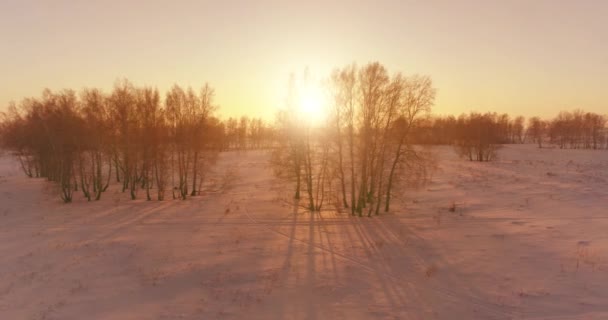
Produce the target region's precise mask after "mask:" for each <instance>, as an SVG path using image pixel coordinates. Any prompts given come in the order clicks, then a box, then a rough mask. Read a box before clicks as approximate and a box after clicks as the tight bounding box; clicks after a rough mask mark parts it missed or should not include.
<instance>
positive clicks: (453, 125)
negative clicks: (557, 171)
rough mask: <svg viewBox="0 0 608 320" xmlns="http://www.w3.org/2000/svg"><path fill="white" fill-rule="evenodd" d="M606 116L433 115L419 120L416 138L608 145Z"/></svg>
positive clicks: (460, 142) (427, 140)
mask: <svg viewBox="0 0 608 320" xmlns="http://www.w3.org/2000/svg"><path fill="white" fill-rule="evenodd" d="M607 120H608V117H606V116H604V115H600V114H597V113H592V112H584V111H581V110H575V111H572V112H565V111H564V112H560V113H559V114H558V115H557V116H556V117H555V118H553V119H547V120H544V119H541V118H539V117H532V118H529V119H528V120H527V121H526V119H525V118H524V117H521V116H519V117H515V118H512V117H511V116H509V115H508V114H497V113H485V114H481V113H470V114H462V115H460V116H458V117H456V116H443V117H442V116H434V117H429V118H427V119H426V120H425V121H422V122H421V123H420V124H419V126H418V127H417V130H416V134H415V139H416V141H417V143H420V144H446V145H455V146H463V145H469V144H478V145H488V144H491V145H500V144H513V143H536V144H538V146H539V147H540V148H542V147H543V146H546V145H547V144H551V145H554V146H557V147H559V148H562V149H564V148H571V149H608V128H607V127H606V123H607ZM474 158H477V157H474Z"/></svg>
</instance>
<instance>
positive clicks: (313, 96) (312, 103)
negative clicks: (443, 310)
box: [300, 87, 325, 124]
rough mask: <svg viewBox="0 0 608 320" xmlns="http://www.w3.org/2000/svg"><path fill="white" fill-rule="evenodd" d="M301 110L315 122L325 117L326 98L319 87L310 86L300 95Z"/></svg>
mask: <svg viewBox="0 0 608 320" xmlns="http://www.w3.org/2000/svg"><path fill="white" fill-rule="evenodd" d="M300 112H301V113H302V115H303V116H304V117H306V118H307V119H308V120H310V121H311V122H312V123H313V124H319V123H320V122H321V121H322V120H324V118H325V99H324V96H323V94H322V93H321V90H320V89H319V88H314V87H310V88H307V89H306V90H304V92H302V95H301V97H300Z"/></svg>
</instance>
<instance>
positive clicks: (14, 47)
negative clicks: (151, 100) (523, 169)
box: [0, 0, 608, 119]
mask: <svg viewBox="0 0 608 320" xmlns="http://www.w3.org/2000/svg"><path fill="white" fill-rule="evenodd" d="M123 2H124V3H123ZM304 2H305V1H285V0H284V1H278V0H277V1H263V0H260V1H253V0H251V1H215V0H213V1H202V0H201V1H133V0H132V1H115V0H108V1H76V0H74V1H60V0H54V1H51V0H49V1H28V0H3V1H2V2H1V3H0V43H1V47H0V48H1V50H0V110H1V109H2V108H3V106H5V105H7V104H8V102H9V101H11V100H20V99H21V98H22V97H24V96H32V95H38V94H39V93H40V92H41V90H42V88H44V87H49V88H51V89H61V88H66V87H69V88H81V87H84V86H88V87H101V88H104V89H107V90H109V89H110V88H111V87H112V84H113V83H114V81H115V80H116V79H117V78H121V77H127V78H128V79H130V80H131V81H133V82H134V83H136V84H145V85H154V86H157V87H158V88H159V89H160V90H165V89H166V88H168V87H169V86H170V85H172V84H173V83H178V84H183V85H192V86H194V87H198V86H200V85H202V84H203V83H204V82H205V81H208V82H209V83H210V84H211V85H212V86H213V87H214V88H215V89H216V96H217V102H218V104H219V105H220V106H221V113H222V115H224V116H230V115H239V114H243V113H246V114H249V115H251V116H262V117H265V118H267V119H272V117H273V115H274V113H275V111H276V109H277V107H280V105H281V102H282V98H281V97H282V96H283V94H284V91H285V87H286V83H287V78H288V75H289V73H290V72H292V71H302V70H303V69H304V68H305V67H306V66H308V67H309V69H310V71H311V72H312V73H313V74H315V75H316V76H317V77H323V76H326V75H328V74H329V72H330V70H331V69H332V68H334V67H339V66H343V65H346V64H349V63H351V62H358V63H359V64H363V63H366V62H369V61H374V60H377V61H380V62H381V63H383V64H385V65H386V66H387V67H388V68H389V70H391V71H402V72H405V73H422V74H428V75H430V76H431V77H432V78H433V80H434V82H435V86H436V87H437V88H438V96H437V103H436V106H435V108H434V113H439V114H447V113H461V112H468V111H473V110H476V111H497V112H508V113H511V114H513V115H518V114H522V115H526V116H530V115H541V116H547V117H548V116H553V115H554V114H556V113H557V112H558V111H560V110H563V109H573V108H583V109H585V110H589V111H596V112H600V113H608V102H607V101H608V88H607V86H608V19H607V18H606V17H608V1H601V0H598V1H590V0H589V1H574V0H572V1H558V0H556V1H548V0H538V1H523V0H522V1H492V0H489V1H447V0H446V1H405V0H402V1H307V2H306V3H304ZM325 2H331V3H325Z"/></svg>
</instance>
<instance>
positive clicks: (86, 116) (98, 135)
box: [0, 80, 224, 202]
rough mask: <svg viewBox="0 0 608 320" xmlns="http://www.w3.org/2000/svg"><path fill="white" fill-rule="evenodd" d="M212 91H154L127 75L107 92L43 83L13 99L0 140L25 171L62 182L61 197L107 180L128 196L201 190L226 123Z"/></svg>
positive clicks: (95, 193) (96, 193)
mask: <svg viewBox="0 0 608 320" xmlns="http://www.w3.org/2000/svg"><path fill="white" fill-rule="evenodd" d="M213 98H214V91H213V89H212V88H211V87H210V86H209V85H205V86H203V87H202V88H201V89H200V91H198V92H195V91H194V90H193V89H191V88H188V89H184V88H182V87H180V86H177V85H175V86H173V87H172V88H171V89H170V90H169V91H168V92H167V93H166V96H165V98H164V101H163V100H162V99H161V96H160V94H159V92H158V90H156V89H153V88H150V87H136V86H134V85H133V84H131V83H129V82H128V81H126V80H125V81H122V82H119V83H117V84H116V85H115V87H114V89H113V90H112V92H110V93H107V94H106V93H104V92H102V91H101V90H99V89H84V90H82V91H80V92H78V93H77V92H76V91H74V90H63V91H59V92H52V91H50V90H44V92H43V93H42V96H41V97H38V98H27V99H24V100H23V101H22V102H21V103H20V104H19V105H18V106H17V105H12V106H11V107H10V108H9V112H8V113H6V114H5V115H4V119H3V121H2V122H1V128H0V130H1V135H0V136H1V138H2V139H1V142H2V147H4V148H5V149H7V150H10V151H11V152H12V153H13V154H14V155H15V156H16V157H17V159H19V163H20V164H21V167H22V169H23V171H24V172H25V173H26V174H27V175H28V176H30V177H44V178H47V179H48V180H50V181H53V182H55V183H56V184H57V185H58V186H59V188H58V189H59V190H60V195H61V198H62V200H63V201H64V202H71V201H72V199H73V197H74V194H75V193H76V192H82V194H83V195H84V197H86V198H87V199H88V200H92V199H94V200H99V199H100V198H101V196H102V194H103V193H104V192H105V191H106V190H108V187H109V186H110V185H111V184H112V181H116V182H118V185H120V186H121V188H122V191H123V192H129V194H130V196H131V198H132V199H135V198H137V197H138V193H139V192H140V191H141V192H145V196H146V199H148V200H151V199H152V198H153V193H156V196H155V197H156V198H157V199H158V200H163V199H164V198H165V193H166V192H167V191H168V192H171V193H172V197H173V198H174V199H175V198H181V199H186V198H187V197H188V196H194V195H197V194H199V192H200V188H201V184H202V181H203V178H204V174H205V172H206V170H207V169H208V168H209V167H210V164H211V163H212V162H213V160H214V159H215V157H216V155H217V153H218V152H219V150H220V149H221V147H222V144H223V143H224V142H223V137H224V129H223V124H222V123H221V122H220V121H219V120H218V119H216V118H215V117H214V116H213V112H214V110H215V109H216V107H215V105H214V102H213Z"/></svg>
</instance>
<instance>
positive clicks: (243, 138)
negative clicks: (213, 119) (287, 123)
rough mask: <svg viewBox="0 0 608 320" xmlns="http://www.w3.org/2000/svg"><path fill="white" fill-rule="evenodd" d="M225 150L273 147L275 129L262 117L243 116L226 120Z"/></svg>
mask: <svg viewBox="0 0 608 320" xmlns="http://www.w3.org/2000/svg"><path fill="white" fill-rule="evenodd" d="M224 124H225V139H224V141H225V144H224V149H225V150H232V149H237V150H247V149H266V148H271V147H272V146H273V145H274V142H275V133H276V132H275V129H274V127H273V126H272V125H271V124H268V123H266V122H264V121H263V120H262V119H261V118H251V119H250V118H249V117H247V116H242V117H241V118H240V119H237V118H232V117H230V118H228V119H227V120H226V121H225V123H224Z"/></svg>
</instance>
